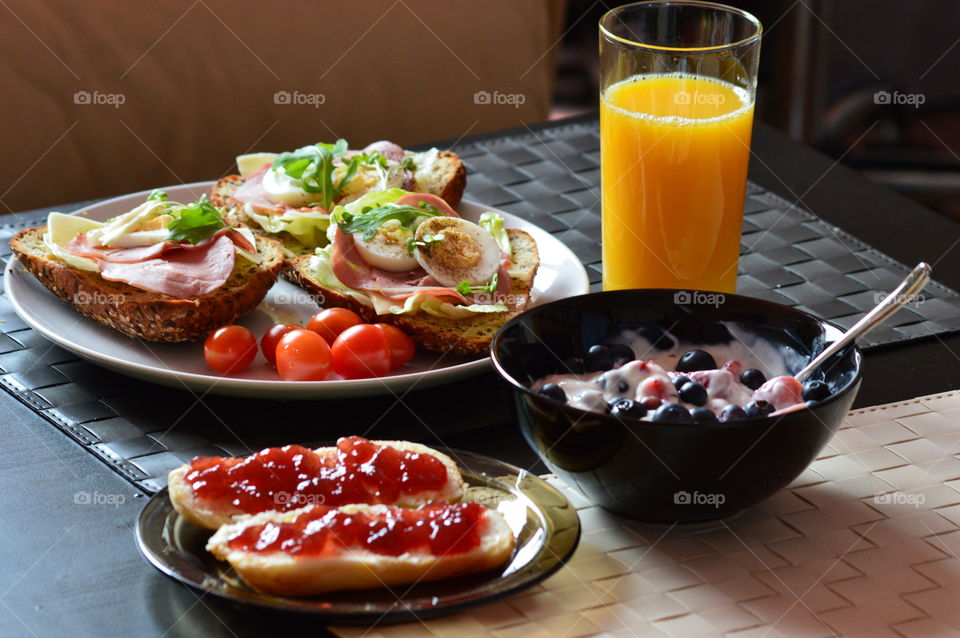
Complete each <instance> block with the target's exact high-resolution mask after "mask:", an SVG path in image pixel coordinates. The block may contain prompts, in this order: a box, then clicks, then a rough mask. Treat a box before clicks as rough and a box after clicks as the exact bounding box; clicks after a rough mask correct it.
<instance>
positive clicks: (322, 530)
mask: <svg viewBox="0 0 960 638" xmlns="http://www.w3.org/2000/svg"><path fill="white" fill-rule="evenodd" d="M485 512H486V508H484V507H483V506H482V505H480V504H478V503H457V504H456V505H423V506H421V507H419V508H417V509H404V508H400V507H391V508H388V509H386V510H385V511H382V512H376V513H373V512H362V513H355V514H347V513H345V512H342V511H340V510H337V509H334V508H331V507H327V506H325V505H315V506H313V507H312V508H310V509H308V510H306V511H305V512H303V513H302V514H300V515H299V516H297V518H295V519H294V520H293V521H291V522H289V523H265V524H262V525H251V526H250V527H246V528H244V529H243V530H242V531H240V532H238V533H237V534H235V535H234V536H232V537H231V538H230V539H229V540H228V541H227V545H229V547H230V549H235V550H241V551H247V552H262V553H270V552H287V553H288V554H302V555H306V556H330V555H337V554H340V553H342V552H344V551H347V550H351V549H354V550H356V549H364V550H367V551H370V552H373V553H375V554H381V555H385V556H400V555H401V554H405V553H408V552H410V553H415V554H432V555H434V556H445V555H450V554H462V553H464V552H468V551H470V550H471V549H474V548H475V547H477V546H478V545H479V544H480V535H481V533H482V531H483V523H484V518H483V517H484V514H485Z"/></svg>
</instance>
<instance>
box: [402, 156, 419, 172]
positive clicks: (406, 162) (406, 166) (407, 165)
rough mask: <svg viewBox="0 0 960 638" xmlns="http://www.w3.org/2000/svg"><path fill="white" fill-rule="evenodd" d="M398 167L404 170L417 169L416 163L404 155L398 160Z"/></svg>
mask: <svg viewBox="0 0 960 638" xmlns="http://www.w3.org/2000/svg"><path fill="white" fill-rule="evenodd" d="M400 168H402V169H403V170H405V171H415V170H417V164H416V162H414V161H413V158H412V157H404V158H403V161H402V162H400Z"/></svg>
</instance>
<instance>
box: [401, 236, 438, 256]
mask: <svg viewBox="0 0 960 638" xmlns="http://www.w3.org/2000/svg"><path fill="white" fill-rule="evenodd" d="M444 239H446V236H445V235H444V234H443V231H441V232H439V233H437V234H436V235H431V234H430V233H424V234H423V239H421V240H420V241H417V240H416V239H415V238H413V237H410V238H409V239H407V252H408V253H410V254H411V255H412V254H413V251H414V249H416V248H417V247H418V246H421V247H422V246H429V245H430V244H436V243H439V242H442V241H443V240H444Z"/></svg>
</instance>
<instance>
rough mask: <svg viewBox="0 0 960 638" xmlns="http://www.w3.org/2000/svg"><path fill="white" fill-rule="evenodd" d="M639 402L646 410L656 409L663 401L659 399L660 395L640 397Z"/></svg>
mask: <svg viewBox="0 0 960 638" xmlns="http://www.w3.org/2000/svg"><path fill="white" fill-rule="evenodd" d="M640 403H642V404H643V407H645V408H646V409H648V410H656V409H657V408H659V407H660V404H662V403H663V401H661V400H660V397H643V398H642V399H640Z"/></svg>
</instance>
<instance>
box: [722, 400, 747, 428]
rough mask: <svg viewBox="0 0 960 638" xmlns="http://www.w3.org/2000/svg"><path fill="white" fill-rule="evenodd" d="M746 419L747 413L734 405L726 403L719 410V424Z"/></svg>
mask: <svg viewBox="0 0 960 638" xmlns="http://www.w3.org/2000/svg"><path fill="white" fill-rule="evenodd" d="M745 418H747V413H746V412H744V411H743V408H741V407H740V406H739V405H737V404H736V403H728V404H727V405H725V406H723V409H722V410H720V422H721V423H729V422H730V421H742V420H743V419H745Z"/></svg>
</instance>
